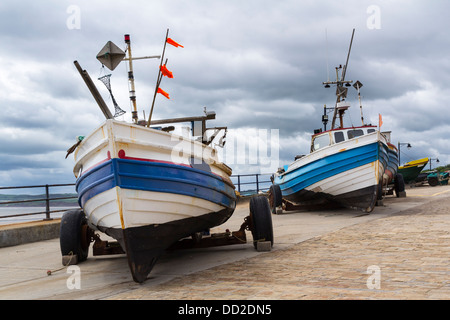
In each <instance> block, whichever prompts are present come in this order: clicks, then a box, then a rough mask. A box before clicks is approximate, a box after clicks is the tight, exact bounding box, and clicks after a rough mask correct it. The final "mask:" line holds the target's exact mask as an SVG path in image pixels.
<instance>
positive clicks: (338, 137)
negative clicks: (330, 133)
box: [334, 131, 345, 143]
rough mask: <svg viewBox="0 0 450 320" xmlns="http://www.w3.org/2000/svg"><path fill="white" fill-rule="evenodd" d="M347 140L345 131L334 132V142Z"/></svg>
mask: <svg viewBox="0 0 450 320" xmlns="http://www.w3.org/2000/svg"><path fill="white" fill-rule="evenodd" d="M344 140H345V137H344V133H343V132H342V131H338V132H335V133H334V142H336V143H338V142H342V141H344Z"/></svg>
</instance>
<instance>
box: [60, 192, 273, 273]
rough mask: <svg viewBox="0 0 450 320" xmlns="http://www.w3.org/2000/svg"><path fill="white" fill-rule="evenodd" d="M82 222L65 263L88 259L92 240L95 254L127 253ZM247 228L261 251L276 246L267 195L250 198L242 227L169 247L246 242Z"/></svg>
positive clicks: (187, 238)
mask: <svg viewBox="0 0 450 320" xmlns="http://www.w3.org/2000/svg"><path fill="white" fill-rule="evenodd" d="M79 225H80V228H79V234H80V237H79V241H78V240H77V243H78V245H77V247H78V248H77V250H75V251H77V252H73V251H71V254H63V255H62V264H63V265H72V264H78V263H79V262H82V261H84V260H86V259H87V252H88V249H89V246H90V244H91V243H92V242H93V243H94V244H93V246H92V254H93V256H105V255H116V254H126V252H125V251H124V250H123V248H122V246H121V245H120V243H119V242H118V241H116V240H114V241H108V240H102V239H101V238H100V235H99V234H98V233H96V232H95V231H94V230H93V229H91V228H90V227H89V226H88V224H87V223H80V224H79ZM62 231H63V230H62ZM246 231H250V232H251V233H252V236H253V245H254V247H255V249H256V250H257V251H270V250H271V248H272V246H273V225H272V217H271V212H270V207H269V201H268V199H267V198H266V197H265V196H262V195H259V196H254V197H252V198H251V199H250V214H249V215H248V216H247V217H245V218H244V222H243V223H242V224H241V226H240V228H239V230H237V231H232V232H231V231H230V230H229V229H226V231H225V232H221V233H212V234H209V231H208V232H197V233H195V234H193V235H191V236H190V237H186V238H182V239H180V240H178V241H177V242H175V243H174V244H172V245H171V246H170V247H168V248H167V249H166V250H167V251H174V250H181V249H194V248H209V247H217V246H228V245H236V244H245V243H247V236H246ZM62 233H63V232H62ZM70 233H71V234H73V233H76V230H72V232H70ZM63 235H64V238H65V239H66V238H68V237H70V234H68V232H65V233H63ZM60 242H61V251H62V252H64V251H67V250H64V249H63V247H64V245H65V244H66V243H67V240H64V239H63V238H61V239H60ZM72 247H73V245H72Z"/></svg>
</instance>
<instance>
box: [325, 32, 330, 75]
mask: <svg viewBox="0 0 450 320" xmlns="http://www.w3.org/2000/svg"><path fill="white" fill-rule="evenodd" d="M325 43H326V55H327V81H330V67H329V66H328V32H327V28H325Z"/></svg>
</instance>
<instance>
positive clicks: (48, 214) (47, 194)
mask: <svg viewBox="0 0 450 320" xmlns="http://www.w3.org/2000/svg"><path fill="white" fill-rule="evenodd" d="M68 186H75V183H66V184H45V185H35V186H18V187H0V190H15V189H34V188H44V189H45V197H44V198H39V199H27V200H15V201H0V208H3V207H4V206H5V205H11V204H20V203H30V202H43V203H45V211H39V212H29V213H16V214H10V215H1V216H0V221H1V219H3V218H16V217H24V216H33V215H38V214H41V215H42V214H45V218H44V220H52V217H51V213H56V212H64V211H67V208H65V209H59V210H51V205H50V204H51V201H54V200H68V199H77V196H76V195H75V196H67V197H55V198H51V197H50V188H54V187H68ZM38 207H40V206H38ZM8 208H9V207H8ZM11 208H13V207H11Z"/></svg>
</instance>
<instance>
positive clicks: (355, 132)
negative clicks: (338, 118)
mask: <svg viewBox="0 0 450 320" xmlns="http://www.w3.org/2000/svg"><path fill="white" fill-rule="evenodd" d="M362 135H364V131H362V130H361V129H356V130H348V131H347V136H348V138H349V139H353V138H356V137H359V136H362Z"/></svg>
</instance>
